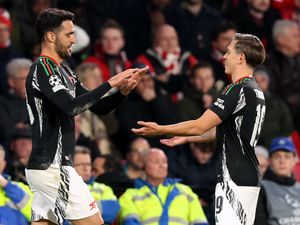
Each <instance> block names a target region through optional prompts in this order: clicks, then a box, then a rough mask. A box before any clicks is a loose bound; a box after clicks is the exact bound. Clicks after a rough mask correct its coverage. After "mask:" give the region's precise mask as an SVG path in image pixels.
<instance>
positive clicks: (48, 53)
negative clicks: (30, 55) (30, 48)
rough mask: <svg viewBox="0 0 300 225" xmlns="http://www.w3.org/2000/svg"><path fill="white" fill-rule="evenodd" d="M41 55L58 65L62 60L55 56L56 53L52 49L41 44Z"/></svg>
mask: <svg viewBox="0 0 300 225" xmlns="http://www.w3.org/2000/svg"><path fill="white" fill-rule="evenodd" d="M41 55H45V56H49V57H51V58H52V59H54V60H55V62H57V63H58V65H60V64H61V62H62V60H63V59H62V58H60V56H59V55H58V54H57V52H56V51H55V50H54V49H52V48H50V47H48V46H45V45H44V44H42V51H41Z"/></svg>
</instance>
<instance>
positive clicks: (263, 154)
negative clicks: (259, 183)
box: [254, 145, 269, 175]
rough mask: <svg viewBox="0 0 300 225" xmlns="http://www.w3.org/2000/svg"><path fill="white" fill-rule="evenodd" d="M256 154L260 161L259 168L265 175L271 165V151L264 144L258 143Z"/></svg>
mask: <svg viewBox="0 0 300 225" xmlns="http://www.w3.org/2000/svg"><path fill="white" fill-rule="evenodd" d="M254 150H255V155H256V158H257V159H258V162H259V170H260V173H261V175H264V174H265V172H266V171H267V169H268V166H269V152H268V149H266V148H265V147H264V146H262V145H257V146H256V147H255V148H254Z"/></svg>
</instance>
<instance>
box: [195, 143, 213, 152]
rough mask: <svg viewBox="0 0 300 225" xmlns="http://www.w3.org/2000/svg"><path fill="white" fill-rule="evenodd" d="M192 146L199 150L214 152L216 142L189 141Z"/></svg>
mask: <svg viewBox="0 0 300 225" xmlns="http://www.w3.org/2000/svg"><path fill="white" fill-rule="evenodd" d="M191 144H192V145H193V146H194V148H196V149H197V150H199V151H201V152H215V150H216V143H215V142H214V141H212V142H194V143H191Z"/></svg>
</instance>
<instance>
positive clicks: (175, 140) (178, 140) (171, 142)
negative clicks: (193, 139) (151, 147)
mask: <svg viewBox="0 0 300 225" xmlns="http://www.w3.org/2000/svg"><path fill="white" fill-rule="evenodd" d="M187 142H188V140H187V137H178V136H175V137H172V138H168V139H161V140H160V143H162V144H164V145H167V146H169V147H174V146H177V145H183V144H185V143H187Z"/></svg>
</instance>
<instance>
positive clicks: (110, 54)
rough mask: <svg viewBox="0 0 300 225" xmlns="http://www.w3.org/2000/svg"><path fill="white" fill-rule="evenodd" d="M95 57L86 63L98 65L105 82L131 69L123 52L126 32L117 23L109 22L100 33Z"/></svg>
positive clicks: (90, 57) (91, 57) (88, 59)
mask: <svg viewBox="0 0 300 225" xmlns="http://www.w3.org/2000/svg"><path fill="white" fill-rule="evenodd" d="M99 35H100V36H99V38H98V40H97V42H96V46H95V49H94V50H95V52H94V55H92V56H89V57H88V58H87V59H86V62H92V63H96V64H97V65H98V67H99V69H100V70H101V72H102V78H103V81H107V80H109V78H111V77H112V76H114V74H117V73H120V72H122V71H123V70H125V69H129V68H130V67H131V62H130V61H129V60H128V59H127V56H126V53H125V51H124V50H123V48H124V46H125V37H124V35H125V31H124V29H123V27H122V26H121V25H120V24H118V23H117V22H116V21H113V20H108V21H107V22H106V23H105V24H103V27H102V28H101V30H100V32H99Z"/></svg>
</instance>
